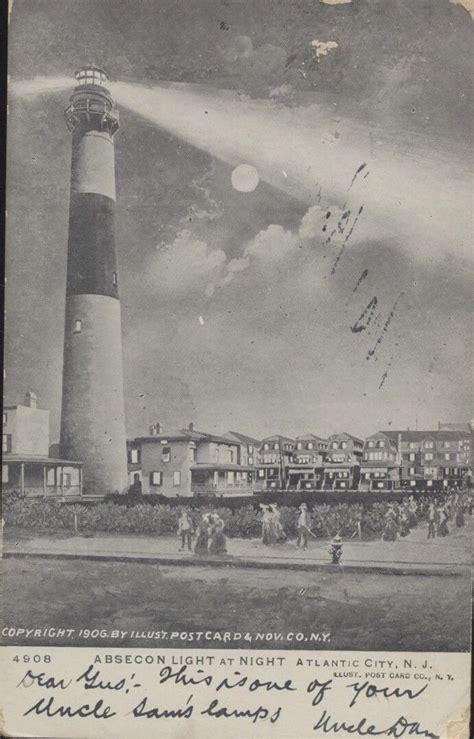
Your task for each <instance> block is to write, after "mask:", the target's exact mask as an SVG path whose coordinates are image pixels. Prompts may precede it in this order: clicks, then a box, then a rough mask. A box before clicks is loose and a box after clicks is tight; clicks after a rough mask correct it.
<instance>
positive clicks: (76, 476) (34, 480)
mask: <svg viewBox="0 0 474 739" xmlns="http://www.w3.org/2000/svg"><path fill="white" fill-rule="evenodd" d="M2 490H18V491H19V492H20V493H21V494H22V495H26V496H28V497H43V496H47V497H74V496H80V495H82V463H80V462H72V461H70V460H66V459H53V458H51V457H33V456H31V457H29V456H20V455H15V454H4V456H3V460H2Z"/></svg>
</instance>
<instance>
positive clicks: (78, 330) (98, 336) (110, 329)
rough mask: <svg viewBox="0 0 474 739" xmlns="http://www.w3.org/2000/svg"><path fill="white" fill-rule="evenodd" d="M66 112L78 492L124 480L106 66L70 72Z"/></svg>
mask: <svg viewBox="0 0 474 739" xmlns="http://www.w3.org/2000/svg"><path fill="white" fill-rule="evenodd" d="M75 76H76V80H77V84H76V87H75V89H74V91H73V93H72V95H71V99H70V104H69V106H68V107H67V109H66V111H65V113H64V116H65V119H66V124H67V127H68V129H69V130H70V131H71V133H72V163H71V195H70V207H69V238H68V255H67V286H66V320H65V334H64V366H63V389H62V410H61V440H60V445H61V454H62V456H63V457H64V458H65V459H77V460H80V461H81V462H82V463H83V465H84V467H83V469H84V473H83V474H84V492H85V493H89V494H103V493H107V492H112V491H115V490H118V491H122V490H124V489H125V487H126V485H127V456H126V436H125V410H124V399H123V374H122V335H121V317H120V300H119V280H118V270H117V261H116V254H115V156H114V140H113V136H114V134H115V132H116V131H117V130H118V128H119V114H118V110H117V107H116V105H115V102H114V100H113V99H112V97H111V95H110V92H109V90H108V89H107V84H108V82H109V77H108V75H107V73H106V72H104V70H102V69H100V68H98V67H96V66H95V65H88V66H86V67H83V68H81V69H80V70H78V71H77V72H76V75H75Z"/></svg>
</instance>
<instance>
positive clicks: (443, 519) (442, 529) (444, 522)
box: [438, 506, 449, 536]
mask: <svg viewBox="0 0 474 739" xmlns="http://www.w3.org/2000/svg"><path fill="white" fill-rule="evenodd" d="M439 516H440V523H439V527H438V536H447V535H448V534H449V529H448V518H449V516H448V512H447V510H446V507H445V506H443V507H440V508H439Z"/></svg>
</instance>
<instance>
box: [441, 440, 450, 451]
mask: <svg viewBox="0 0 474 739" xmlns="http://www.w3.org/2000/svg"><path fill="white" fill-rule="evenodd" d="M443 446H444V448H445V449H450V447H451V443H450V442H449V441H444V442H443Z"/></svg>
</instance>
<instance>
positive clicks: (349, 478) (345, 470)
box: [323, 432, 364, 490]
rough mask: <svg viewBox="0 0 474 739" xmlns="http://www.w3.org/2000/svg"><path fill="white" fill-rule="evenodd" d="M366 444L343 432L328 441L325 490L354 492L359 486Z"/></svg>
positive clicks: (325, 463) (325, 460)
mask: <svg viewBox="0 0 474 739" xmlns="http://www.w3.org/2000/svg"><path fill="white" fill-rule="evenodd" d="M363 449H364V442H363V441H362V439H358V438H357V437H356V436H352V434H348V433H346V432H342V433H340V434H333V436H330V437H329V439H328V447H327V450H326V454H325V459H324V482H323V490H354V489H357V488H358V486H359V478H360V462H361V458H362V452H363Z"/></svg>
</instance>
